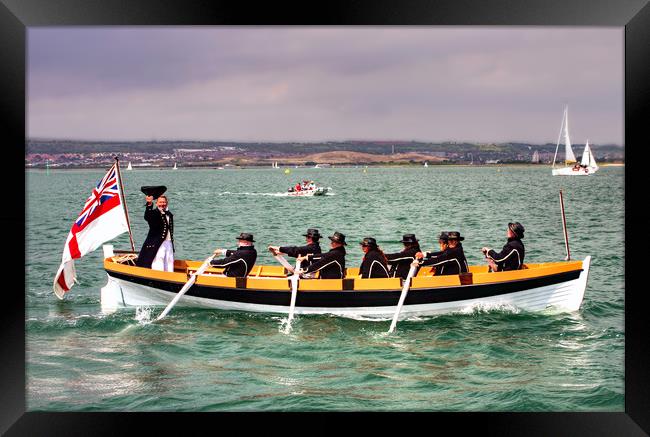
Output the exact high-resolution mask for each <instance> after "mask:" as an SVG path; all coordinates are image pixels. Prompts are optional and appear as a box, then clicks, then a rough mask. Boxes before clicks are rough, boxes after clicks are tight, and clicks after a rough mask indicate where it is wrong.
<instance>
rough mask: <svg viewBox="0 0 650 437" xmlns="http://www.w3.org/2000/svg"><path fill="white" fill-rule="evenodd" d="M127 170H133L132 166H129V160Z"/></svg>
mask: <svg viewBox="0 0 650 437" xmlns="http://www.w3.org/2000/svg"><path fill="white" fill-rule="evenodd" d="M126 169H127V170H133V167H131V161H129V165H128V166H127V167H126Z"/></svg>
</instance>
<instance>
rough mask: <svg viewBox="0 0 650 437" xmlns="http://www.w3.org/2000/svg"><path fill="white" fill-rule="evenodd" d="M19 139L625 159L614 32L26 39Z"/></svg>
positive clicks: (387, 31) (126, 31) (137, 31)
mask: <svg viewBox="0 0 650 437" xmlns="http://www.w3.org/2000/svg"><path fill="white" fill-rule="evenodd" d="M27 44H28V45H27V47H28V51H27V131H28V136H29V137H30V138H58V139H79V140H106V141H115V140H119V141H128V140H131V141H150V140H159V141H160V140H200V141H242V142H265V141H268V142H285V141H290V142H293V141H296V142H314V141H345V140H384V141H411V140H415V141H430V142H440V141H470V142H510V141H518V142H519V141H520V142H527V143H533V144H543V143H556V142H557V141H558V136H559V130H560V124H561V122H562V114H563V111H564V106H565V105H568V107H569V128H570V134H571V141H572V142H573V143H576V144H580V143H584V142H585V141H586V140H589V142H590V143H592V144H611V143H613V144H619V145H623V142H624V134H623V132H624V131H623V120H624V112H623V108H624V106H623V105H624V82H623V79H624V57H623V53H624V28H623V27H546V26H540V27H533V26H531V27H499V26H472V27H464V26H373V27H336V26H326V27H281V26H277V27H256V26H247V27H244V26H241V27H237V26H185V27H175V26H174V27H171V26H169V27H154V26H145V27H127V26H102V27H30V28H28V31H27Z"/></svg>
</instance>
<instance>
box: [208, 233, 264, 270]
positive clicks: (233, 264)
mask: <svg viewBox="0 0 650 437" xmlns="http://www.w3.org/2000/svg"><path fill="white" fill-rule="evenodd" d="M254 242H255V240H253V234H248V233H246V232H242V233H240V234H239V237H237V243H238V247H237V249H236V250H226V249H217V250H215V251H214V253H215V254H217V255H219V254H225V255H226V257H225V258H224V259H213V260H212V261H210V265H211V266H212V267H225V270H224V272H223V273H224V274H225V275H226V276H236V277H241V278H243V277H245V276H247V275H248V274H249V273H250V272H251V270H252V269H253V266H254V265H255V261H256V260H257V250H255V246H254V245H253V243H254Z"/></svg>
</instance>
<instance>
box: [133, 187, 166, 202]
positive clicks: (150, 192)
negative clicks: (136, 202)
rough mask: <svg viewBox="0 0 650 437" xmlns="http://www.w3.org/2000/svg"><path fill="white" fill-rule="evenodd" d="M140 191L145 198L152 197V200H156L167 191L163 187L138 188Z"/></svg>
mask: <svg viewBox="0 0 650 437" xmlns="http://www.w3.org/2000/svg"><path fill="white" fill-rule="evenodd" d="M140 191H142V192H143V193H144V194H145V195H146V196H153V198H154V199H157V198H158V197H160V196H161V195H162V194H163V193H164V192H165V191H167V187H166V186H164V185H151V186H149V185H145V186H143V187H140Z"/></svg>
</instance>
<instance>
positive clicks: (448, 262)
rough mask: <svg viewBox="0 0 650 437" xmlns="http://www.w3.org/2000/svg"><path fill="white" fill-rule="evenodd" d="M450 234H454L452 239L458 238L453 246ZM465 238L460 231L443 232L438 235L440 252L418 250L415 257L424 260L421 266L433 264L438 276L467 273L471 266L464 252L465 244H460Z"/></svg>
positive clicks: (435, 273) (433, 269)
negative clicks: (468, 264)
mask: <svg viewBox="0 0 650 437" xmlns="http://www.w3.org/2000/svg"><path fill="white" fill-rule="evenodd" d="M450 234H452V235H453V236H452V238H451V239H453V240H457V242H456V243H454V246H453V247H452V246H451V245H450V244H449V242H450ZM464 239H465V238H464V237H461V236H460V233H459V232H441V233H440V236H439V237H438V243H439V244H440V251H439V252H424V253H422V252H418V253H416V254H415V257H416V258H417V259H422V260H423V261H421V262H420V266H422V267H424V266H431V267H432V268H431V271H432V272H433V274H434V275H436V276H440V275H458V274H459V273H466V272H467V271H468V270H469V268H468V266H467V260H466V259H465V254H464V253H463V246H462V245H461V244H460V241H463V240H464Z"/></svg>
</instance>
